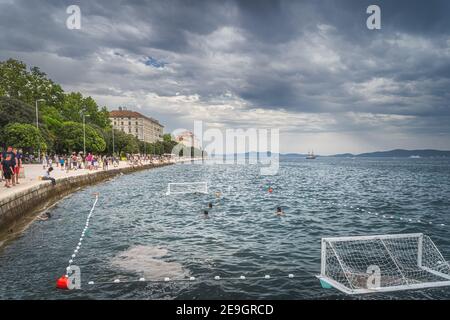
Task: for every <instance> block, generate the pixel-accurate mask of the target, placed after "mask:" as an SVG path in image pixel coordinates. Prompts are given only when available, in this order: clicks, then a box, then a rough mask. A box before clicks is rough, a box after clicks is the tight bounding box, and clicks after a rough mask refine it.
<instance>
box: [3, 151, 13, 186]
mask: <svg viewBox="0 0 450 320" xmlns="http://www.w3.org/2000/svg"><path fill="white" fill-rule="evenodd" d="M2 171H3V175H4V177H5V187H6V188H11V178H12V176H13V173H14V167H13V166H12V161H11V156H10V155H6V157H3V160H2Z"/></svg>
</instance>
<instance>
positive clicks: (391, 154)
mask: <svg viewBox="0 0 450 320" xmlns="http://www.w3.org/2000/svg"><path fill="white" fill-rule="evenodd" d="M332 157H341V158H348V157H358V158H381V157H385V158H409V157H421V158H450V151H441V150H432V149H427V150H403V149H396V150H390V151H376V152H368V153H361V154H356V155H354V154H351V153H344V154H336V155H334V156H332Z"/></svg>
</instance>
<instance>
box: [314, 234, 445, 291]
mask: <svg viewBox="0 0 450 320" xmlns="http://www.w3.org/2000/svg"><path fill="white" fill-rule="evenodd" d="M317 277H318V278H319V279H320V282H321V284H322V286H323V287H334V288H336V289H338V290H340V291H342V292H344V293H347V294H363V293H373V292H389V291H399V290H410V289H420V288H431V287H441V286H450V265H449V263H448V262H447V261H446V260H445V259H444V257H443V256H442V254H441V253H440V251H439V250H438V248H437V247H436V246H435V244H434V243H433V241H432V240H431V239H430V238H429V237H428V236H426V235H423V234H422V233H410V234H395V235H375V236H356V237H336V238H323V239H322V241H321V267H320V275H318V276H317Z"/></svg>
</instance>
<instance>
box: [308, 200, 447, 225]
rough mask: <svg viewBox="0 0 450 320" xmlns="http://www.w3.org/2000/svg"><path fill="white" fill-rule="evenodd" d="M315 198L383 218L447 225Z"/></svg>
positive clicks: (321, 201)
mask: <svg viewBox="0 0 450 320" xmlns="http://www.w3.org/2000/svg"><path fill="white" fill-rule="evenodd" d="M313 200H315V201H318V202H320V203H323V204H328V205H334V206H338V207H341V208H349V209H354V210H356V211H359V212H361V213H366V214H368V215H373V216H377V217H381V218H383V219H392V220H400V221H403V222H411V223H420V224H426V225H436V226H439V227H445V226H446V224H445V223H440V222H438V223H436V222H433V221H430V220H422V219H411V218H404V217H398V219H396V217H395V216H394V215H392V214H383V213H380V212H377V211H379V210H368V209H364V208H361V207H360V206H355V205H349V204H345V203H344V204H342V203H339V202H334V201H325V200H320V199H315V198H314V199H313Z"/></svg>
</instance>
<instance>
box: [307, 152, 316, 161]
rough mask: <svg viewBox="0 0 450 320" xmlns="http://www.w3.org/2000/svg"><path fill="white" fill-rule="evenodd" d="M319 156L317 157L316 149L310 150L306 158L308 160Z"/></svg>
mask: <svg viewBox="0 0 450 320" xmlns="http://www.w3.org/2000/svg"><path fill="white" fill-rule="evenodd" d="M316 158H317V157H316V155H315V154H314V151H312V152H308V155H307V156H306V159H307V160H313V159H316Z"/></svg>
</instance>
